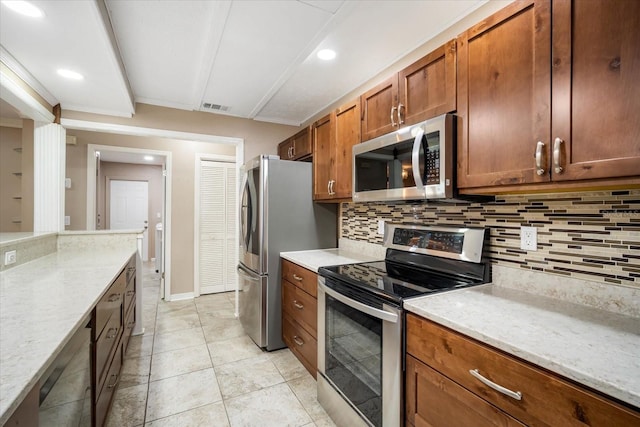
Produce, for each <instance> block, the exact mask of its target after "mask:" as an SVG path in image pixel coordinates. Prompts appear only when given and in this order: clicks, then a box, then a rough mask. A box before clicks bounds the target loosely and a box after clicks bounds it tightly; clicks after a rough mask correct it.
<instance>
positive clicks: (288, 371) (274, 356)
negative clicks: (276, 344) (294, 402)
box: [269, 348, 309, 381]
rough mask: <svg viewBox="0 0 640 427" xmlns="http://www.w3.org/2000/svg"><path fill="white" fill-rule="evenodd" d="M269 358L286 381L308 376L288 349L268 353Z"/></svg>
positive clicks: (307, 372)
mask: <svg viewBox="0 0 640 427" xmlns="http://www.w3.org/2000/svg"><path fill="white" fill-rule="evenodd" d="M269 357H271V361H272V362H273V364H274V365H276V368H278V370H279V371H280V374H282V376H283V377H284V379H285V380H286V381H289V380H293V379H295V378H300V377H304V376H305V375H309V371H307V369H306V368H305V367H304V365H303V364H302V363H300V361H299V360H298V359H297V358H296V357H295V356H294V355H293V353H291V350H289V349H288V348H283V349H282V350H277V351H272V352H271V353H269Z"/></svg>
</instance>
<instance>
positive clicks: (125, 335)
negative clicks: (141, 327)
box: [122, 304, 136, 356]
mask: <svg viewBox="0 0 640 427" xmlns="http://www.w3.org/2000/svg"><path fill="white" fill-rule="evenodd" d="M135 326H136V306H135V304H134V305H133V306H131V310H129V314H128V315H127V318H126V320H125V322H124V330H123V331H122V355H123V356H124V355H125V354H127V346H128V345H129V338H131V333H132V332H133V328H134V327H135Z"/></svg>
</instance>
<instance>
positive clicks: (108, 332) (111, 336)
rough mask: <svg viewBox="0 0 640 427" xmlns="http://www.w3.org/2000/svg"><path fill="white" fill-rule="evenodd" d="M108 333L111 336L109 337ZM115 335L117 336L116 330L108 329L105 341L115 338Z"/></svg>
mask: <svg viewBox="0 0 640 427" xmlns="http://www.w3.org/2000/svg"><path fill="white" fill-rule="evenodd" d="M111 331H113V332H111ZM110 333H112V334H113V335H111V334H110ZM116 335H118V328H109V330H108V331H107V339H109V340H110V339H111V338H115V337H116Z"/></svg>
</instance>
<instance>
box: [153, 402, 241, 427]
mask: <svg viewBox="0 0 640 427" xmlns="http://www.w3.org/2000/svg"><path fill="white" fill-rule="evenodd" d="M187 426H189V427H197V426H202V427H205V426H206V427H229V419H228V418H227V411H226V409H225V407H224V404H223V403H222V402H217V403H212V404H210V405H205V406H201V407H199V408H195V409H191V410H189V411H185V412H181V413H179V414H176V415H171V416H169V417H166V418H160V419H159V420H155V421H152V422H150V423H147V424H145V427H187Z"/></svg>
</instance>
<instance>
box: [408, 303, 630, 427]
mask: <svg viewBox="0 0 640 427" xmlns="http://www.w3.org/2000/svg"><path fill="white" fill-rule="evenodd" d="M407 352H408V353H410V354H411V355H413V356H414V357H416V358H418V359H420V360H421V361H423V362H424V363H426V364H427V365H429V366H431V367H432V368H433V369H435V370H437V371H439V372H441V373H442V374H444V375H445V376H447V377H449V378H450V379H452V380H453V381H455V382H457V383H458V384H460V385H462V386H463V387H465V388H466V389H468V390H470V391H472V392H473V393H475V394H476V395H478V396H481V397H482V398H483V399H485V400H487V401H488V402H489V403H492V404H493V405H495V406H497V407H499V408H501V409H502V410H504V411H505V412H507V413H509V414H510V415H512V416H513V417H515V418H517V419H518V420H520V421H521V422H524V423H525V424H530V425H541V424H542V425H585V424H586V425H591V426H599V425H602V426H604V425H620V426H622V425H639V423H640V414H638V413H634V412H632V411H631V410H629V409H627V408H625V407H623V406H621V405H618V404H616V403H614V402H612V401H609V400H607V399H606V398H603V397H601V396H599V395H597V394H595V393H592V392H590V391H587V390H586V389H583V388H581V387H580V386H577V385H574V384H572V383H570V382H568V381H566V380H563V379H561V378H559V377H557V376H555V375H554V374H551V373H548V372H546V371H543V370H542V369H540V368H536V367H534V366H533V365H530V364H528V363H526V362H521V361H519V360H517V359H516V358H514V357H511V356H509V355H506V354H505V353H502V352H501V351H499V350H496V349H493V348H491V347H489V346H487V345H484V344H481V343H478V342H476V341H474V340H472V339H470V338H467V337H465V336H463V335H460V334H458V333H456V332H453V331H450V330H449V329H446V328H444V327H441V326H439V325H437V324H435V323H433V322H431V321H428V320H425V319H422V318H420V317H418V316H415V315H412V314H409V315H407ZM471 370H477V371H478V373H479V374H480V375H482V376H483V377H485V378H486V379H488V380H489V381H492V382H494V383H496V384H499V385H500V386H502V387H505V388H507V389H509V390H512V391H514V392H520V393H522V398H521V400H516V399H514V398H512V397H509V396H507V395H505V394H502V393H500V392H498V391H496V390H494V389H493V388H490V387H488V386H486V385H485V384H483V383H482V382H481V381H480V380H479V379H477V378H476V377H474V376H473V375H472V374H471V373H470V371H471Z"/></svg>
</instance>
